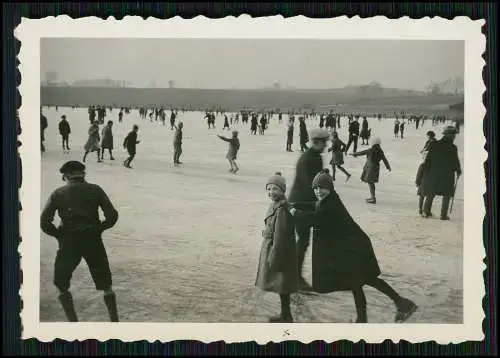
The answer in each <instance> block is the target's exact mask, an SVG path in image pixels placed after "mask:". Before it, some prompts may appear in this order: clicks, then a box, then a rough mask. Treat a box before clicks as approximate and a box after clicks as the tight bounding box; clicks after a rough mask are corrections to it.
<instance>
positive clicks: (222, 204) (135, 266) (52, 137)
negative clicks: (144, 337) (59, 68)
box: [25, 108, 464, 323]
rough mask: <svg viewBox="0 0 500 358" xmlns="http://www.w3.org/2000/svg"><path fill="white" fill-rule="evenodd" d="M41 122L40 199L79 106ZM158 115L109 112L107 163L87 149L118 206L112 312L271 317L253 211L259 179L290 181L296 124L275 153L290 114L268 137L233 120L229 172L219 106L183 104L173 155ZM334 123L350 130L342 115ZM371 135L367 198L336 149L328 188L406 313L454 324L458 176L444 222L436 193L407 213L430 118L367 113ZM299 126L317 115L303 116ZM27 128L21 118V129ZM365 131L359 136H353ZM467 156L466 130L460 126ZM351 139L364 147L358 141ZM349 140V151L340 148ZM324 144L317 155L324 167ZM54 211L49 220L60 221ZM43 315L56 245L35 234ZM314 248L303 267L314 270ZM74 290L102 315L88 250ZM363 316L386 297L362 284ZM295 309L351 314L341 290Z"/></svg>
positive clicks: (298, 315) (56, 314)
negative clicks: (408, 120)
mask: <svg viewBox="0 0 500 358" xmlns="http://www.w3.org/2000/svg"><path fill="white" fill-rule="evenodd" d="M44 113H45V115H46V117H47V119H48V122H49V127H48V128H47V130H46V132H45V137H46V142H45V143H46V148H47V151H46V153H44V154H43V156H42V173H41V175H42V182H41V186H42V191H41V192H42V198H41V205H42V206H43V205H44V204H45V202H46V200H47V198H48V196H49V195H50V193H51V192H52V191H53V190H54V189H55V188H56V187H58V186H60V185H63V182H62V181H61V175H60V173H59V171H58V170H59V167H60V166H61V165H62V163H64V162H65V161H67V160H81V159H82V155H83V145H84V143H85V141H86V139H87V129H88V125H89V122H88V114H87V110H86V109H76V110H73V109H70V108H59V110H58V111H57V112H56V111H55V109H53V108H51V109H44ZM62 114H66V115H67V118H68V120H69V122H70V124H71V129H72V133H71V136H70V147H71V153H70V154H63V152H62V149H61V142H60V136H59V134H58V129H57V123H58V121H59V119H60V116H61V115H62ZM169 114H170V113H169V112H168V115H167V126H165V127H163V126H162V125H161V124H160V122H153V123H151V122H149V120H141V119H140V118H139V114H138V112H137V111H133V112H132V113H131V114H129V115H126V114H125V115H124V120H123V122H122V123H118V110H116V109H115V110H113V111H112V112H111V113H109V112H108V116H107V117H106V121H107V120H109V119H111V120H113V121H114V123H115V125H114V142H115V143H114V144H115V151H114V153H115V157H116V161H113V162H112V161H110V160H109V157H108V154H107V153H106V154H105V160H104V162H103V163H97V161H96V154H95V153H91V154H89V156H88V158H87V180H88V181H90V182H93V183H97V184H99V185H100V186H101V187H102V188H103V189H104V190H105V191H106V192H107V193H108V195H109V197H110V199H111V200H112V202H113V203H114V205H115V206H116V208H117V209H118V211H119V214H120V217H119V220H118V223H117V224H116V226H115V227H114V228H112V229H111V230H108V231H106V232H105V233H104V235H103V240H104V243H105V246H106V248H107V250H108V255H109V260H110V263H111V271H112V273H113V282H114V289H115V291H116V292H117V301H118V309H119V315H120V319H121V321H127V322H242V323H246V322H254V323H259V322H267V317H268V316H269V315H274V314H276V313H277V312H278V311H279V298H278V296H277V295H275V294H270V293H269V294H267V293H262V292H261V291H259V290H258V289H257V288H255V287H254V280H255V275H256V269H257V262H258V255H259V250H260V245H261V240H262V238H261V230H262V229H263V219H264V214H265V212H266V209H267V206H268V204H269V199H268V198H267V195H266V192H265V183H266V180H267V178H268V177H269V176H270V175H272V174H273V173H274V172H276V171H281V172H282V173H283V175H284V176H285V177H286V179H287V182H288V188H290V187H291V185H292V182H293V177H294V166H295V163H296V160H297V158H298V156H299V155H300V152H299V151H298V145H299V143H298V142H299V141H298V133H299V130H298V125H297V127H296V130H295V138H294V150H295V152H294V153H287V152H285V141H286V125H285V123H286V120H287V116H284V120H283V123H282V124H281V125H280V124H278V121H277V118H275V119H273V120H271V123H270V128H269V129H268V131H267V132H266V134H265V135H264V136H260V135H257V136H251V135H250V134H249V127H244V126H243V125H242V124H241V122H240V124H239V125H236V126H235V129H237V130H239V131H240V140H241V150H240V153H239V156H238V163H239V165H240V167H241V170H240V172H239V173H238V174H236V175H233V174H230V173H228V171H227V169H228V163H227V160H226V159H225V155H226V151H227V144H226V143H225V142H223V141H221V140H219V139H218V138H217V137H216V134H223V133H225V135H227V136H229V135H230V133H229V132H227V131H226V132H223V131H222V124H223V117H222V116H217V119H216V126H217V129H216V130H208V129H207V125H206V120H204V119H203V114H202V113H197V112H194V113H189V112H187V113H179V116H178V119H179V120H181V121H183V122H184V143H183V154H182V157H181V161H182V162H184V165H183V166H182V167H180V168H176V167H174V166H173V164H172V156H173V148H172V141H173V131H171V130H170V127H169V125H168V116H169ZM341 121H342V128H341V129H340V131H339V133H340V135H341V138H342V139H343V140H344V141H347V125H346V119H345V118H343V119H342V120H341ZM369 123H370V126H371V128H372V135H373V136H379V137H380V138H381V139H382V148H383V149H384V150H385V152H386V155H387V157H388V159H389V162H390V163H391V166H392V168H393V171H392V172H388V171H387V170H385V168H384V167H383V166H382V169H381V180H380V183H379V184H378V185H377V205H376V206H370V205H369V204H366V203H365V198H367V197H368V196H369V193H368V188H367V186H366V184H364V183H362V182H361V181H360V179H359V177H360V175H361V170H362V167H363V164H364V160H365V158H364V157H359V158H353V157H351V156H348V157H347V158H346V164H345V168H346V169H347V170H348V171H350V172H351V173H352V174H353V175H352V178H351V180H350V181H349V182H348V183H346V182H345V180H344V178H345V177H344V175H343V174H342V173H339V172H338V173H337V181H336V184H335V186H336V190H337V191H338V193H339V195H340V197H341V198H342V200H343V202H344V203H345V205H346V207H347V208H348V210H349V211H350V213H351V215H352V216H353V217H354V218H355V219H356V220H357V221H358V223H359V224H360V226H361V227H362V228H363V229H364V230H365V231H366V232H367V233H368V235H369V236H370V237H371V239H372V242H373V246H374V249H375V252H376V254H377V258H378V260H379V264H380V267H381V269H382V272H383V274H382V277H383V278H385V279H386V280H387V281H388V282H389V283H390V284H391V285H393V287H394V288H395V289H396V290H397V291H399V292H400V293H401V295H403V296H406V297H408V298H411V299H413V300H414V301H415V302H416V303H417V304H418V305H419V306H420V310H419V311H418V312H417V313H416V314H415V315H414V316H413V317H412V318H411V319H410V320H409V321H408V322H412V323H462V320H463V313H462V311H463V302H462V297H463V295H462V289H463V285H462V278H463V273H462V272H463V267H462V260H463V252H462V250H463V244H462V242H463V207H464V206H463V181H462V180H461V181H459V184H458V188H457V195H456V198H455V202H454V207H453V213H452V214H451V221H448V222H446V221H441V220H439V219H438V217H439V211H440V206H441V200H440V198H436V200H435V203H434V207H433V212H434V214H435V217H434V218H432V219H423V218H420V217H419V216H418V215H417V195H416V187H415V184H414V180H415V173H416V170H417V167H418V164H419V162H420V154H419V150H420V149H421V148H422V146H423V144H424V142H425V140H426V137H425V133H426V131H427V130H429V129H433V130H434V131H435V132H436V133H438V137H440V133H441V130H442V127H443V125H439V126H436V127H434V128H433V127H432V124H431V122H430V121H427V122H426V123H425V125H424V127H423V128H420V129H419V130H415V126H414V124H407V126H406V131H405V132H406V133H405V135H406V138H405V139H403V140H401V139H396V138H393V134H392V132H393V131H392V129H393V120H392V119H386V120H382V122H379V121H378V120H375V119H369ZM133 124H138V125H139V128H140V131H139V139H140V140H141V143H140V144H139V145H138V149H137V156H136V159H135V160H134V162H133V163H132V165H133V167H134V169H132V170H130V169H126V168H124V167H123V166H122V161H123V160H124V159H125V158H126V151H125V150H124V149H123V148H122V143H123V139H124V137H125V135H126V134H127V132H128V131H129V130H130V129H131V127H132V125H133ZM307 125H308V128H309V129H310V128H313V127H316V126H318V121H317V120H310V121H307ZM25 130H26V129H25ZM360 142H361V141H360ZM456 144H457V146H458V148H459V155H460V160H461V163H462V165H463V134H459V135H458V136H457V140H456ZM360 148H365V147H363V146H360ZM350 151H351V150H350ZM329 159H330V155H329V154H328V153H325V154H324V164H325V166H327V165H328V162H329ZM57 220H58V219H57ZM40 239H41V249H40V252H41V258H40V260H41V261H40V266H41V271H40V320H41V321H51V322H58V321H65V320H66V319H65V316H64V313H63V311H62V309H61V308H60V305H59V302H58V300H57V294H58V292H57V290H56V288H55V287H54V285H53V284H52V277H53V265H54V259H55V255H56V251H57V242H56V240H55V239H54V238H51V237H48V236H46V235H45V234H43V233H41V238H40ZM310 255H311V252H310V249H309V251H308V255H307V258H306V263H305V265H306V268H305V273H306V278H307V279H308V280H309V281H310V279H311V276H310V275H311V272H310V267H311V265H310V258H311V256H310ZM71 291H72V293H73V297H74V301H75V307H76V310H77V313H78V315H79V319H80V320H81V321H92V322H96V321H107V320H108V316H107V311H106V308H105V305H104V302H103V300H102V294H101V293H100V292H97V291H96V290H95V288H94V285H93V282H92V279H91V277H90V273H89V272H88V268H87V266H86V264H85V262H84V261H82V263H81V264H80V266H79V267H78V268H77V270H76V271H75V273H74V276H73V280H72V286H71ZM365 292H366V296H367V303H368V319H369V322H371V323H390V322H393V319H394V314H395V308H394V306H393V304H392V302H391V301H390V300H389V299H388V298H387V297H385V296H383V295H382V294H380V293H378V292H377V291H375V290H374V289H371V288H369V287H366V288H365ZM292 312H293V314H294V318H295V320H296V322H311V323H314V322H349V321H350V320H351V319H352V317H353V316H354V315H355V307H354V302H353V298H352V295H351V293H349V292H338V293H332V294H328V295H321V296H304V295H294V297H293V302H292Z"/></svg>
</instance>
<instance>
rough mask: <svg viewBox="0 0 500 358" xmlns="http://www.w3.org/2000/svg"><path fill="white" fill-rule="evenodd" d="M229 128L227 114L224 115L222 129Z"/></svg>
mask: <svg viewBox="0 0 500 358" xmlns="http://www.w3.org/2000/svg"><path fill="white" fill-rule="evenodd" d="M226 128H227V130H229V120H228V118H227V114H225V115H224V127H223V128H222V130H224V129H226Z"/></svg>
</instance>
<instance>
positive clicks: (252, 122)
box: [250, 114, 258, 135]
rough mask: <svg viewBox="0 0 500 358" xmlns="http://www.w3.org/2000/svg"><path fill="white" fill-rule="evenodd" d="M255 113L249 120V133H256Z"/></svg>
mask: <svg viewBox="0 0 500 358" xmlns="http://www.w3.org/2000/svg"><path fill="white" fill-rule="evenodd" d="M257 124H258V123H257V115H256V114H252V119H251V120H250V134H253V135H256V134H257Z"/></svg>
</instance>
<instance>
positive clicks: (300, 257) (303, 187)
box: [289, 128, 330, 291]
mask: <svg viewBox="0 0 500 358" xmlns="http://www.w3.org/2000/svg"><path fill="white" fill-rule="evenodd" d="M309 137H310V138H311V141H312V145H311V147H310V148H309V149H308V150H307V151H306V152H304V153H303V154H302V155H301V156H300V158H299V160H298V161H297V165H296V171H295V181H294V183H293V186H292V189H291V190H290V195H289V200H290V202H294V203H298V204H299V205H300V203H302V202H304V203H305V205H306V206H307V207H309V204H310V203H314V202H315V201H316V196H315V195H314V191H313V189H312V181H313V179H314V177H315V175H316V174H318V172H320V171H321V170H322V169H323V159H322V157H321V153H323V151H324V150H325V148H326V143H327V141H328V139H329V137H330V135H329V133H328V132H327V131H326V130H324V129H321V128H314V129H312V130H311V131H310V133H309ZM295 229H296V233H297V265H298V271H299V289H300V290H302V291H309V290H311V286H310V285H309V284H308V283H307V281H306V280H305V278H304V277H303V276H302V266H303V264H304V258H305V255H306V251H307V248H308V247H309V243H310V235H311V224H310V222H308V221H306V222H301V221H300V220H299V221H296V222H295Z"/></svg>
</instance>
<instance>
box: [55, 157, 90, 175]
mask: <svg viewBox="0 0 500 358" xmlns="http://www.w3.org/2000/svg"><path fill="white" fill-rule="evenodd" d="M59 171H60V172H61V173H62V174H67V173H78V172H83V171H85V165H83V164H82V163H80V162H78V161H76V160H70V161H69V162H66V163H64V164H63V166H62V167H61V169H59Z"/></svg>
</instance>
